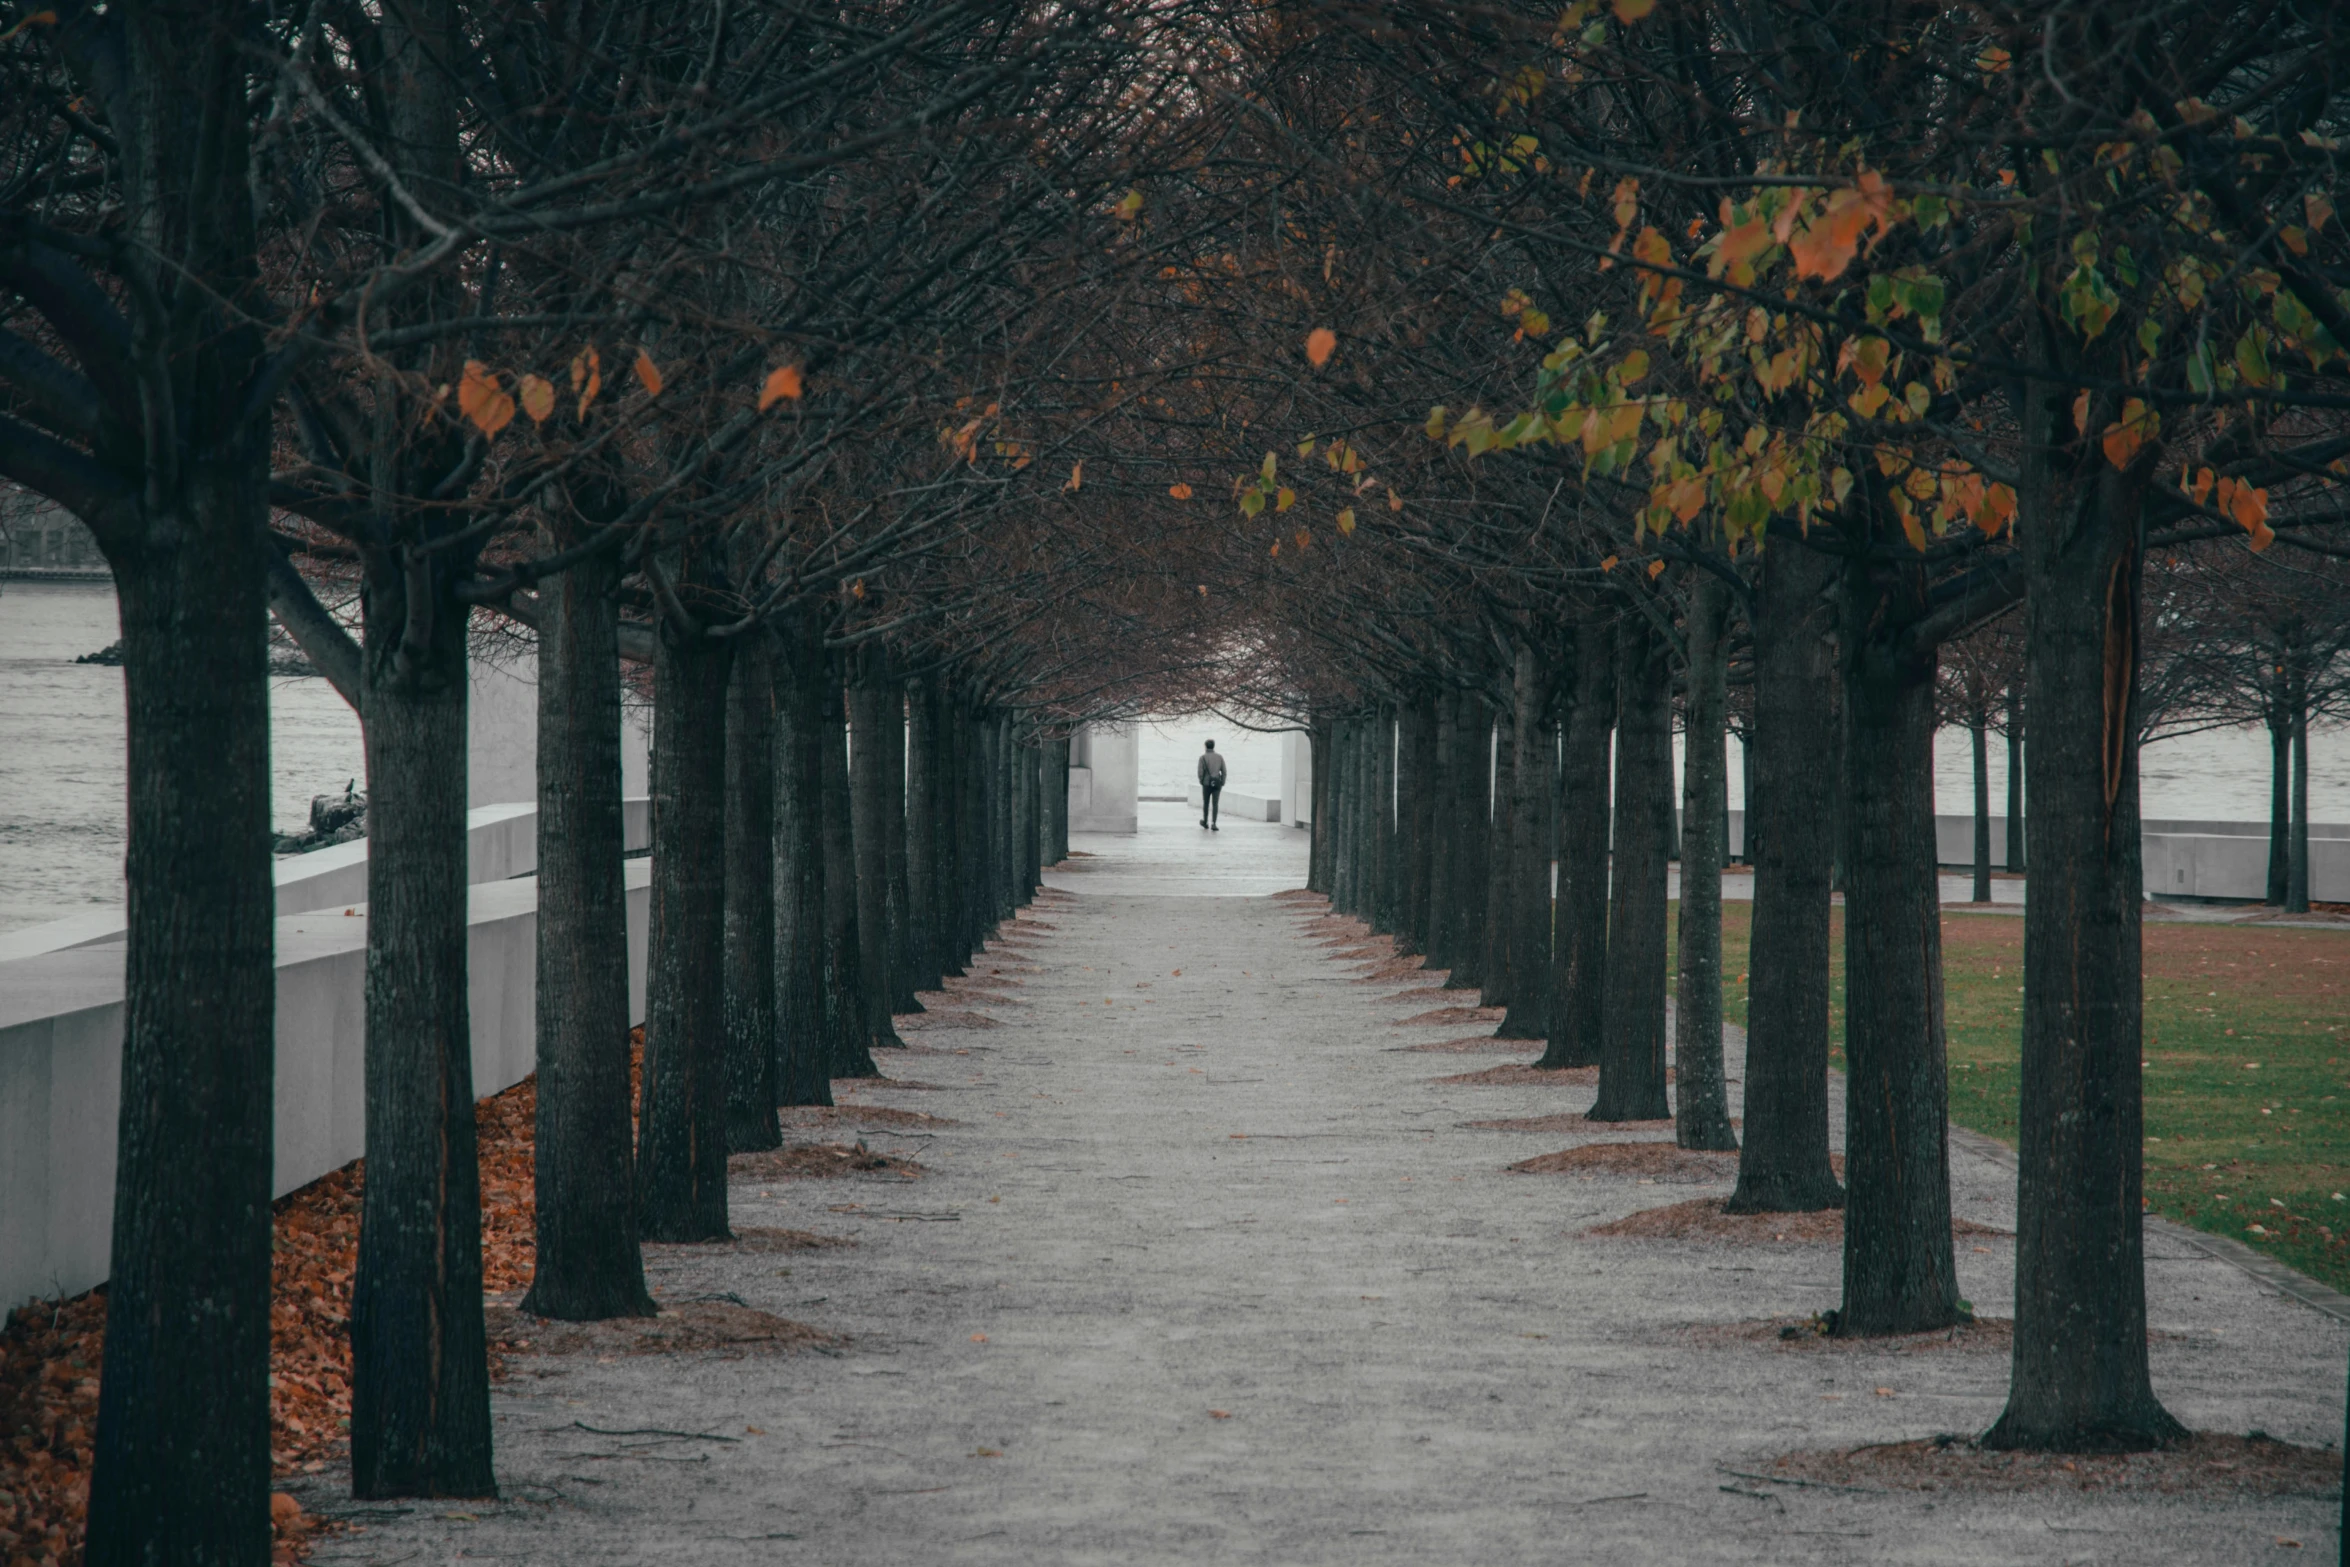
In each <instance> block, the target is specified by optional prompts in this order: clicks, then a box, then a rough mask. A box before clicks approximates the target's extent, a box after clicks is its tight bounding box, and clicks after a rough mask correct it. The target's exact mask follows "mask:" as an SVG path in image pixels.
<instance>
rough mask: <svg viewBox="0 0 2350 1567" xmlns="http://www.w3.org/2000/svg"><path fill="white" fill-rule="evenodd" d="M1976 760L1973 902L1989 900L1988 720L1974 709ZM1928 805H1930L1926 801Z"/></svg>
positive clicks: (1971, 730) (1971, 733)
mask: <svg viewBox="0 0 2350 1567" xmlns="http://www.w3.org/2000/svg"><path fill="white" fill-rule="evenodd" d="M1967 737H1968V739H1970V740H1971V741H1973V742H1974V761H1975V901H1976V902H1977V903H1989V902H1990V901H1991V720H1990V715H1989V714H1987V713H1985V712H1984V711H1983V709H1981V708H1979V707H1978V708H1976V709H1975V710H1974V712H1973V713H1972V714H1971V715H1970V716H1969V718H1968V720H1967ZM1928 803H1929V804H1931V803H1932V802H1931V801H1930V800H1929V801H1928Z"/></svg>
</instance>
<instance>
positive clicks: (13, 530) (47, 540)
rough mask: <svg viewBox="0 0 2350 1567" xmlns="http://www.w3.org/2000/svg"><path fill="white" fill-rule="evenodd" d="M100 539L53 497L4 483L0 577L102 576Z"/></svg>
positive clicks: (0, 515) (89, 578)
mask: <svg viewBox="0 0 2350 1567" xmlns="http://www.w3.org/2000/svg"><path fill="white" fill-rule="evenodd" d="M110 575H111V573H109V572H108V570H107V568H106V557H105V556H103V555H101V554H99V553H98V541H97V540H96V539H94V538H92V537H90V530H89V529H87V528H85V527H83V526H82V524H81V522H80V520H79V519H78V518H76V517H75V516H73V514H72V513H70V512H68V511H67V510H66V509H65V508H64V507H62V506H59V505H58V504H57V503H56V502H55V501H52V500H49V499H47V498H46V497H44V496H39V495H35V494H33V493H32V492H31V491H30V490H24V489H19V488H18V487H17V486H15V485H13V484H4V483H0V577H54V578H64V579H69V580H72V579H79V580H86V581H104V580H106V579H107V578H108V577H109V576H110Z"/></svg>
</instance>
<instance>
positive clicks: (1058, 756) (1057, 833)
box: [1044, 735, 1297, 866]
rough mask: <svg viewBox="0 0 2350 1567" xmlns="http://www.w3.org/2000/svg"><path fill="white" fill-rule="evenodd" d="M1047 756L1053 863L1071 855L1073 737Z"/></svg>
mask: <svg viewBox="0 0 2350 1567" xmlns="http://www.w3.org/2000/svg"><path fill="white" fill-rule="evenodd" d="M1045 757H1046V760H1045V784H1044V814H1045V839H1046V842H1047V843H1048V844H1049V845H1050V847H1049V849H1048V850H1047V852H1046V855H1045V863H1046V864H1047V865H1048V866H1049V865H1058V864H1060V863H1061V862H1062V861H1064V860H1066V859H1068V858H1069V736H1067V735H1062V736H1061V737H1060V738H1059V739H1057V740H1055V741H1053V742H1052V744H1051V745H1050V746H1049V747H1047V749H1046V752H1045ZM1282 805H1283V808H1284V809H1286V810H1288V811H1290V812H1291V813H1292V819H1293V820H1294V819H1295V812H1296V808H1297V802H1296V801H1295V800H1285V801H1283V802H1282Z"/></svg>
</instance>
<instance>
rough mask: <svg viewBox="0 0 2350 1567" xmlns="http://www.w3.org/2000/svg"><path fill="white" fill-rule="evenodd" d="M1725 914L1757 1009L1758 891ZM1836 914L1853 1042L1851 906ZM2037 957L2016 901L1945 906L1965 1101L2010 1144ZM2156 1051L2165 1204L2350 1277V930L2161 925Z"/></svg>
mask: <svg viewBox="0 0 2350 1567" xmlns="http://www.w3.org/2000/svg"><path fill="white" fill-rule="evenodd" d="M1722 912H1723V920H1722V943H1723V965H1724V971H1725V978H1726V980H1727V983H1726V985H1725V986H1724V990H1725V994H1724V997H1723V1001H1724V1004H1725V1010H1726V1011H1727V1012H1728V1014H1729V1016H1730V1017H1731V1019H1732V1020H1733V1021H1736V1022H1741V1023H1743V1022H1744V1021H1745V1019H1746V984H1745V978H1746V948H1747V929H1748V925H1747V922H1748V917H1749V915H1750V913H1751V912H1752V906H1751V905H1749V904H1744V903H1730V904H1725V905H1723V911H1722ZM1835 919H1836V933H1835V939H1834V946H1833V954H1834V956H1833V969H1834V973H1833V977H1832V980H1831V986H1832V988H1831V992H1830V994H1831V998H1832V1000H1831V1005H1832V1006H1834V1007H1835V1008H1836V1009H1837V1011H1836V1013H1835V1016H1834V1017H1833V1019H1832V1020H1831V1025H1830V1026H1831V1030H1832V1032H1831V1036H1830V1037H1831V1038H1832V1039H1835V1040H1839V1041H1840V1040H1841V1038H1842V1030H1843V1020H1842V1011H1841V1008H1842V1003H1843V995H1844V962H1843V958H1844V932H1843V920H1844V911H1843V910H1842V909H1841V908H1839V909H1837V910H1836V911H1835ZM2023 957H2024V922H2023V921H2022V920H2021V919H2019V918H2017V917H2016V916H2014V915H2004V914H1970V913H1965V912H1961V911H1958V910H1956V909H1948V908H1946V909H1945V910H1944V911H1943V918H1942V969H1943V977H1944V983H1945V988H1946V996H1947V1000H1946V1009H1947V1016H1948V1021H1949V1029H1950V1117H1951V1119H1952V1120H1954V1121H1956V1122H1957V1123H1958V1124H1959V1125H1961V1126H1964V1127H1968V1128H1971V1129H1972V1130H1974V1131H1978V1132H1982V1133H1985V1134H1987V1135H1989V1136H1992V1137H1996V1138H1998V1139H1999V1140H2000V1141H2001V1142H2003V1143H2006V1144H2007V1145H2008V1146H2009V1147H2013V1146H2014V1145H2015V1137H2016V1098H2017V1092H2016V1085H2017V1060H2018V1056H2019V1054H2020V1049H2021V1044H2020V1041H2021V1034H2022V1026H2023ZM1836 1057H1837V1064H1838V1065H1839V1066H1841V1065H1842V1064H1843V1052H1842V1050H1841V1048H1839V1049H1838V1050H1837V1052H1836ZM2145 1059H2146V1198H2147V1201H2148V1202H2150V1203H2151V1204H2152V1205H2153V1207H2154V1211H2155V1212H2157V1213H2160V1214H2162V1215H2164V1216H2165V1217H2167V1218H2171V1219H2176V1220H2179V1221H2180V1222H2182V1223H2185V1224H2191V1225H2193V1226H2195V1227H2196V1228H2197V1229H2200V1230H2208V1231H2210V1232H2211V1233H2213V1234H2215V1235H2227V1236H2231V1237H2233V1238H2235V1239H2237V1240H2240V1241H2243V1242H2245V1243H2246V1244H2248V1245H2251V1246H2254V1247H2256V1248H2258V1249H2259V1250H2261V1251H2264V1252H2267V1253H2269V1254H2270V1255H2271V1256H2274V1257H2276V1258H2277V1259H2278V1260H2279V1261H2281V1262H2284V1263H2285V1264H2286V1265H2288V1266H2290V1267H2293V1268H2297V1269H2299V1270H2300V1271H2301V1272H2303V1273H2306V1274H2308V1275H2309V1276H2310V1277H2311V1278H2315V1279H2322V1280H2323V1281H2324V1282H2326V1283H2327V1284H2330V1285H2332V1286H2333V1287H2334V1288H2335V1289H2338V1290H2345V1291H2350V1069H2346V1068H2345V1066H2344V1062H2345V1061H2346V1060H2350V931H2332V930H2280V929H2275V928H2269V927H2262V926H2244V925H2155V924H2149V925H2148V926H2146V1057H2145Z"/></svg>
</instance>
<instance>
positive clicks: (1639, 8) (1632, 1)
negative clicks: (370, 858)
mask: <svg viewBox="0 0 2350 1567" xmlns="http://www.w3.org/2000/svg"><path fill="white" fill-rule="evenodd" d="M1655 9H1656V0H1616V6H1615V10H1616V20H1617V21H1619V22H1622V23H1623V24H1624V25H1625V26H1627V27H1629V26H1630V25H1631V24H1632V23H1634V22H1637V21H1639V20H1640V19H1641V18H1642V17H1644V16H1646V15H1647V14H1648V13H1649V12H1651V11H1653V10H1655Z"/></svg>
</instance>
